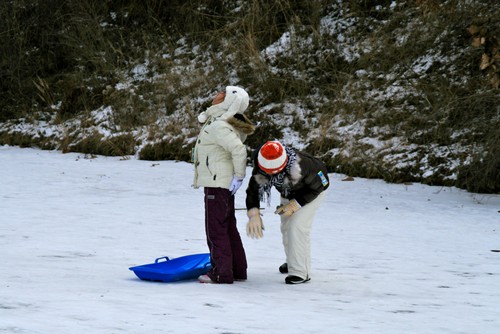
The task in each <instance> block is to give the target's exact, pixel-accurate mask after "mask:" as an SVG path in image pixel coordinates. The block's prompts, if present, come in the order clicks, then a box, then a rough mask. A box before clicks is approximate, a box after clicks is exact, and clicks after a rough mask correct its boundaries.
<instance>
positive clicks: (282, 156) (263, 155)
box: [257, 141, 288, 174]
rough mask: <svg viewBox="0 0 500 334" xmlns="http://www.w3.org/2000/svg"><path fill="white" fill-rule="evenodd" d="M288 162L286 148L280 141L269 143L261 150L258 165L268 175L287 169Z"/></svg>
mask: <svg viewBox="0 0 500 334" xmlns="http://www.w3.org/2000/svg"><path fill="white" fill-rule="evenodd" d="M287 161H288V156H287V155H286V150H285V147H283V145H282V144H281V143H280V142H279V141H268V142H267V143H265V144H264V145H262V147H261V148H260V150H259V155H258V156H257V163H258V165H259V168H260V169H261V170H262V171H264V172H265V173H266V174H276V173H279V172H281V171H282V170H283V168H285V166H286V163H287Z"/></svg>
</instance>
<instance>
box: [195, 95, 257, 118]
mask: <svg viewBox="0 0 500 334" xmlns="http://www.w3.org/2000/svg"><path fill="white" fill-rule="evenodd" d="M249 103H250V98H249V97H248V93H247V92H246V91H245V90H244V89H243V88H241V87H237V86H227V87H226V96H225V98H224V101H222V102H221V103H219V104H216V105H213V106H211V107H210V108H208V109H207V110H206V111H204V112H202V113H201V114H200V115H199V116H198V121H199V122H200V123H205V122H206V121H207V119H208V118H209V117H212V116H213V117H219V116H223V118H224V119H228V118H229V117H232V116H234V115H235V114H242V113H243V112H244V111H245V110H246V109H247V108H248V104H249Z"/></svg>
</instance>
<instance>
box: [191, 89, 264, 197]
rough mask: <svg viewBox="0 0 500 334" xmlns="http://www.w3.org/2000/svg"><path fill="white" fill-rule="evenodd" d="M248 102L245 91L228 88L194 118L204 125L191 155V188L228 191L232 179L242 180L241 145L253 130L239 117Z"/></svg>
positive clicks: (243, 149) (243, 160)
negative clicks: (192, 176) (224, 95)
mask: <svg viewBox="0 0 500 334" xmlns="http://www.w3.org/2000/svg"><path fill="white" fill-rule="evenodd" d="M248 103H249V98H248V94H247V93H246V92H245V90H243V89H242V88H239V87H235V86H228V87H226V97H225V99H224V101H223V102H222V103H219V104H217V105H213V106H211V107H210V108H208V109H207V110H206V111H205V112H203V113H201V114H200V116H199V117H198V119H199V120H200V122H202V123H204V125H203V127H202V129H201V131H200V134H199V136H198V138H197V140H196V145H195V148H194V152H193V162H194V181H193V186H194V187H195V188H198V187H213V188H226V189H229V187H230V185H231V181H232V179H233V176H235V175H236V176H237V177H239V178H244V177H245V170H246V164H247V150H246V146H245V145H244V144H243V142H244V141H245V139H246V137H247V135H249V134H251V133H253V132H254V131H255V127H254V126H253V124H252V123H251V122H250V120H249V119H248V118H247V117H245V116H244V115H243V112H244V111H245V110H246V109H247V107H248Z"/></svg>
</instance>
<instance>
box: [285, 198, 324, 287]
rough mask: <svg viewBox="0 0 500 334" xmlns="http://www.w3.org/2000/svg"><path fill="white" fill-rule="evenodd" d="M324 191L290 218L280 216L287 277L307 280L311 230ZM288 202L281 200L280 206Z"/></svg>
mask: <svg viewBox="0 0 500 334" xmlns="http://www.w3.org/2000/svg"><path fill="white" fill-rule="evenodd" d="M325 193H326V191H323V192H322V193H321V194H319V195H318V197H316V199H315V200H314V201H312V202H310V203H308V204H306V205H304V206H303V207H302V208H301V209H300V210H299V211H297V212H295V213H294V214H293V215H292V216H291V217H289V218H285V217H283V216H281V235H282V237H283V247H284V248H285V255H286V263H287V264H288V275H293V276H298V277H301V278H304V279H307V278H309V277H310V276H309V275H310V272H311V228H312V223H313V220H314V216H315V215H316V210H317V209H318V208H319V206H320V204H321V203H322V202H323V200H324V198H325ZM288 202H289V200H287V199H286V198H283V197H282V198H281V204H287V203H288Z"/></svg>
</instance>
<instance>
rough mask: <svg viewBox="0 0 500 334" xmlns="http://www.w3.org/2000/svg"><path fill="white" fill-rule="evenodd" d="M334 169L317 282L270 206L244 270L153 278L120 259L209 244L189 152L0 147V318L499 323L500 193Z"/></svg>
mask: <svg viewBox="0 0 500 334" xmlns="http://www.w3.org/2000/svg"><path fill="white" fill-rule="evenodd" d="M330 177H331V181H332V186H331V189H330V191H329V193H328V197H327V199H326V201H325V203H324V205H323V206H322V207H321V209H320V210H319V212H318V216H317V219H316V221H315V223H314V225H313V236H312V247H313V249H312V257H313V265H312V267H313V275H312V280H311V282H309V283H307V284H301V285H296V286H290V285H285V284H284V276H283V275H282V274H280V273H279V272H278V266H279V265H280V264H281V263H282V262H283V260H284V257H283V250H282V247H281V239H280V232H279V224H278V219H277V218H276V217H275V216H274V215H273V214H272V210H270V209H266V210H264V212H265V214H264V217H263V219H264V224H265V225H266V230H265V236H264V238H263V239H261V240H253V239H250V238H248V237H247V236H246V234H245V224H246V215H245V211H238V213H237V215H238V216H237V217H238V219H239V223H238V224H239V229H240V233H241V235H242V239H243V243H244V246H245V249H246V252H247V257H248V262H249V269H248V272H249V279H248V281H246V282H236V283H235V284H232V285H210V284H200V283H197V282H196V281H194V280H193V281H183V282H178V283H157V282H146V281H141V280H139V279H138V278H137V277H136V276H135V275H134V273H133V272H132V271H130V270H129V269H128V268H129V267H131V266H136V265H140V264H146V263H151V262H154V260H155V259H156V258H159V257H162V256H169V257H171V258H173V257H178V256H183V255H187V254H193V253H204V252H207V247H206V244H205V234H204V227H203V219H204V218H203V192H202V190H201V189H198V190H194V189H192V188H191V187H190V185H191V181H192V168H191V165H189V164H187V163H183V162H179V163H176V162H173V161H161V162H150V161H139V160H135V159H134V158H132V159H129V160H123V159H120V158H109V157H108V158H106V157H97V158H95V159H86V158H85V157H84V155H82V154H61V153H60V152H58V151H40V150H36V149H20V148H16V147H8V146H3V147H0V254H1V256H0V259H1V260H0V268H1V270H0V333H43V334H46V333H72V334H79V333H85V334H89V333H91V334H94V333H103V334H110V333H117V334H118V333H134V334H135V333H209V334H210V333H214V334H215V333H217V334H222V333H268V334H269V333H270V334H273V333H279V334H282V333H384V334H388V333H398V334H400V333H467V334H470V333H481V334H488V333H498V332H499V329H500V303H499V301H500V253H499V252H493V251H492V250H499V249H500V212H499V210H500V196H498V195H497V196H495V195H479V194H471V193H467V192H465V191H462V190H458V189H455V188H446V187H430V186H425V185H420V184H413V185H396V184H387V183H385V182H383V181H380V180H366V179H355V180H354V181H353V182H347V181H342V179H343V178H344V176H343V175H338V174H331V175H330ZM246 180H247V181H248V178H247V179H246ZM244 195H245V193H244V187H243V188H242V190H240V191H239V192H238V193H237V200H236V201H237V206H238V207H243V206H244ZM277 200H278V196H277V193H276V192H273V203H272V205H271V207H274V206H275V205H276V202H277Z"/></svg>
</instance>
